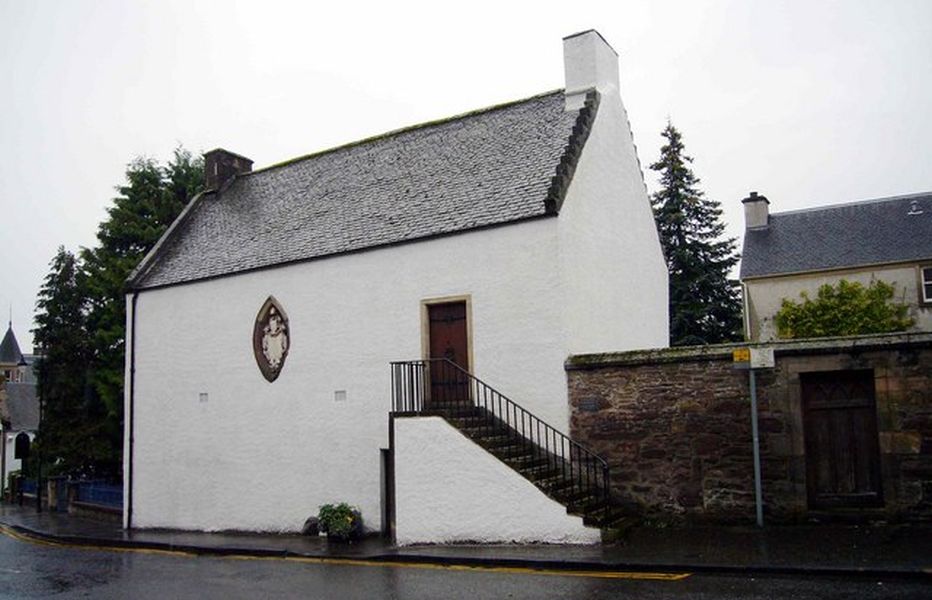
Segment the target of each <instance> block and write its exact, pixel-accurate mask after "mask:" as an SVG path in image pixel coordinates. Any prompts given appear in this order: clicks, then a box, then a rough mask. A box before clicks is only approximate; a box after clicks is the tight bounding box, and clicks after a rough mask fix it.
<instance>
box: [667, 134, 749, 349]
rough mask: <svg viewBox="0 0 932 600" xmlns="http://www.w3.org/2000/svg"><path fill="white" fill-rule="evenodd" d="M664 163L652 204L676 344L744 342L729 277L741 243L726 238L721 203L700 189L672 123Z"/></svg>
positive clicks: (734, 288) (736, 295)
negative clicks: (663, 257)
mask: <svg viewBox="0 0 932 600" xmlns="http://www.w3.org/2000/svg"><path fill="white" fill-rule="evenodd" d="M661 135H662V136H663V137H664V138H665V139H666V140H667V142H666V144H665V145H664V146H663V148H662V149H661V151H660V159H659V160H658V161H657V162H655V163H654V164H652V165H651V166H650V168H651V169H652V170H654V171H657V172H659V173H660V184H661V186H662V187H661V189H660V190H659V191H658V192H656V193H654V195H653V198H652V200H651V205H652V207H653V209H654V218H655V220H656V222H657V231H658V233H659V234H660V242H661V244H662V246H663V251H664V256H665V257H666V261H667V268H668V270H669V273H670V279H669V282H670V344H671V345H673V346H683V345H693V344H714V343H719V342H726V341H731V340H737V339H740V336H741V301H740V298H739V293H738V284H737V281H735V280H733V279H729V277H728V275H729V272H730V271H731V270H732V268H733V267H734V266H735V265H736V264H737V262H738V255H737V253H736V251H735V239H734V238H725V239H722V234H723V233H724V230H725V226H724V224H723V223H722V221H721V216H722V210H721V208H720V207H719V203H718V202H716V201H714V200H708V199H706V198H705V197H704V195H703V193H702V191H701V190H700V189H699V188H698V185H699V179H698V178H697V177H696V176H695V175H694V174H693V172H692V169H691V168H690V163H691V162H692V160H693V159H692V157H690V156H687V155H686V154H685V153H684V146H683V140H682V136H681V135H680V132H679V131H677V129H676V128H675V127H674V126H673V124H672V123H670V122H667V126H666V128H665V129H664V130H663V132H662V133H661Z"/></svg>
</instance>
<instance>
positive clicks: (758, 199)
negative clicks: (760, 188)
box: [741, 192, 770, 229]
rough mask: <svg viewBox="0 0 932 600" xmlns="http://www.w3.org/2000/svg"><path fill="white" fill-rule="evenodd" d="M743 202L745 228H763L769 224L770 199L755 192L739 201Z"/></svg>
mask: <svg viewBox="0 0 932 600" xmlns="http://www.w3.org/2000/svg"><path fill="white" fill-rule="evenodd" d="M741 203H742V204H744V226H745V228H747V229H763V228H765V227H767V226H768V225H770V210H769V205H770V201H769V200H767V198H766V197H765V196H759V195H758V194H757V192H751V194H750V195H749V196H748V197H747V198H745V199H744V200H742V201H741Z"/></svg>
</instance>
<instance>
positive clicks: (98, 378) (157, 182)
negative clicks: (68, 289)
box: [81, 148, 204, 474]
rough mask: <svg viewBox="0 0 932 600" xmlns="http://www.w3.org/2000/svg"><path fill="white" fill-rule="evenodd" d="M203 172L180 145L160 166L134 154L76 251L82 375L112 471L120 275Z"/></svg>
mask: <svg viewBox="0 0 932 600" xmlns="http://www.w3.org/2000/svg"><path fill="white" fill-rule="evenodd" d="M203 177H204V166H203V162H202V160H201V159H200V158H199V157H197V158H195V157H193V156H192V155H191V153H190V152H188V151H187V150H184V149H182V148H179V149H177V150H175V153H174V157H173V158H172V160H171V161H169V163H168V165H167V166H164V167H162V166H160V165H159V164H158V163H157V162H156V161H154V160H152V159H144V158H138V159H136V160H134V161H133V162H131V163H130V164H129V166H128V167H127V170H126V183H125V184H124V185H122V186H119V187H117V191H118V192H119V196H118V197H117V198H115V199H114V200H113V206H111V207H110V208H109V209H108V210H107V218H106V219H105V220H104V221H103V222H102V223H101V224H100V226H99V228H98V231H97V241H98V245H97V247H95V248H93V249H88V248H84V249H82V251H81V259H82V260H83V263H84V269H83V273H84V281H85V285H86V288H87V291H88V314H87V329H88V332H89V342H90V349H91V359H90V370H89V373H88V380H89V383H90V385H91V388H92V392H93V395H94V397H95V398H96V399H98V400H99V401H100V403H101V405H102V407H103V410H104V417H103V419H102V421H101V427H102V429H103V431H104V433H105V435H106V437H107V439H108V440H109V442H110V445H109V453H108V457H107V459H106V461H104V462H106V463H107V464H106V465H103V463H101V465H102V466H104V467H105V468H108V469H110V470H112V471H113V472H114V474H116V473H117V472H118V471H119V465H120V455H121V452H122V443H123V442H122V440H123V438H122V432H123V366H124V365H123V356H124V341H125V337H126V331H125V322H126V306H125V300H124V292H125V289H124V285H125V282H126V278H127V277H128V276H129V273H130V272H131V271H132V270H133V268H134V267H135V266H136V265H137V264H138V263H139V262H140V261H141V260H142V258H143V257H144V256H145V255H146V253H147V252H148V251H149V250H150V249H151V248H152V247H153V246H154V245H155V243H156V242H157V241H158V239H159V238H160V237H161V236H162V234H163V233H164V232H165V230H166V229H167V228H168V226H169V225H170V224H171V223H172V221H174V220H175V218H176V217H177V216H178V214H179V213H180V212H181V211H182V209H183V208H184V207H185V205H186V204H187V203H188V201H189V200H190V199H191V198H192V197H193V196H194V195H195V194H196V193H197V192H198V191H200V188H201V186H202V185H203Z"/></svg>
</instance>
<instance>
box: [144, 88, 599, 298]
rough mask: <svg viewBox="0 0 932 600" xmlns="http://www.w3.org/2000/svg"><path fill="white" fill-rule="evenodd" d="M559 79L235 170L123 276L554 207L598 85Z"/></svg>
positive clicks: (175, 271)
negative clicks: (582, 92)
mask: <svg viewBox="0 0 932 600" xmlns="http://www.w3.org/2000/svg"><path fill="white" fill-rule="evenodd" d="M564 104H565V101H564V94H563V92H562V90H558V91H555V92H550V93H547V94H542V95H539V96H534V97H532V98H528V99H526V100H521V101H518V102H513V103H510V104H505V105H501V106H497V107H493V108H490V109H485V110H482V111H477V112H473V113H468V114H466V115H462V116H459V117H454V118H451V119H447V120H444V121H439V122H435V123H428V124H425V125H421V126H417V127H412V128H408V129H404V130H399V131H396V132H391V133H388V134H385V135H382V136H379V137H376V138H371V139H368V140H363V141H361V142H357V143H354V144H350V145H347V146H342V147H339V148H335V149H333V150H329V151H326V152H321V153H318V154H313V155H310V156H307V157H303V158H299V159H295V160H293V161H289V162H287V163H283V164H281V165H277V166H272V167H269V168H266V169H261V170H258V171H254V172H252V173H249V174H244V175H239V176H237V177H236V178H235V179H233V182H232V184H229V185H228V186H227V187H221V189H220V191H219V192H209V193H205V194H202V195H201V196H199V197H198V198H196V199H195V200H193V201H192V202H191V204H190V205H189V207H188V209H187V210H186V212H185V213H184V214H183V215H182V217H180V218H179V220H178V221H176V223H175V224H174V225H173V227H172V228H171V229H170V230H169V232H168V233H167V234H166V236H165V237H163V239H162V240H161V241H160V243H159V245H158V246H157V247H156V249H155V250H154V251H153V252H152V253H150V255H149V256H148V257H147V258H146V259H145V260H144V261H143V262H142V263H141V264H140V266H139V268H137V271H136V272H135V273H134V274H133V275H132V276H131V278H130V281H129V285H130V287H131V288H136V289H141V288H150V287H160V286H165V285H172V284H176V283H182V282H187V281H194V280H199V279H205V278H211V277H217V276H222V275H227V274H232V273H239V272H243V271H249V270H253V269H259V268H263V267H268V266H273V265H278V264H285V263H291V262H296V261H303V260H309V259H314V258H320V257H324V256H330V255H335V254H342V253H346V252H353V251H358V250H363V249H368V248H373V247H378V246H384V245H389V244H397V243H402V242H406V241H411V240H417V239H424V238H430V237H435V236H440V235H448V234H452V233H457V232H461V231H465V230H470V229H476V228H482V227H489V226H493V225H500V224H504V223H510V222H515V221H521V220H526V219H531V218H536V217H543V216H548V215H555V214H556V213H557V212H558V211H559V207H560V204H561V203H562V200H563V196H564V195H565V191H566V187H567V186H568V185H569V180H570V179H571V177H572V172H573V169H574V167H575V162H576V159H577V158H578V156H579V153H580V152H581V148H582V146H583V145H584V144H585V140H586V138H587V136H588V131H589V127H590V126H591V123H592V120H593V119H594V115H595V112H596V110H597V105H598V96H597V95H595V94H594V93H593V94H590V96H589V100H588V102H587V106H586V107H584V108H583V109H581V110H574V111H569V112H565V111H564Z"/></svg>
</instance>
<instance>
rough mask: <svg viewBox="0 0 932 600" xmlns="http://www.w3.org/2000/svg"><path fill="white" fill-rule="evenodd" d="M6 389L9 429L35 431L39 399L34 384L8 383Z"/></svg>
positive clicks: (5, 385)
mask: <svg viewBox="0 0 932 600" xmlns="http://www.w3.org/2000/svg"><path fill="white" fill-rule="evenodd" d="M4 387H5V388H6V404H7V414H8V415H9V420H10V428H11V429H14V430H26V431H35V430H37V429H38V428H39V399H38V397H37V396H36V385H35V384H34V383H9V382H7V383H6V384H4Z"/></svg>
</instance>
